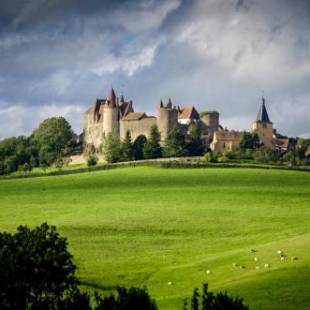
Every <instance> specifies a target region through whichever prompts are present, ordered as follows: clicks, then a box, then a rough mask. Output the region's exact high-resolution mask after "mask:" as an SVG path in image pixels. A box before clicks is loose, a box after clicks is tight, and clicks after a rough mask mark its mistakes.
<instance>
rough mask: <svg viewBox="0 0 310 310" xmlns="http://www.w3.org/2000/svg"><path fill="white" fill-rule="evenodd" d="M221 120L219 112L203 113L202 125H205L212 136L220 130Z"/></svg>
mask: <svg viewBox="0 0 310 310" xmlns="http://www.w3.org/2000/svg"><path fill="white" fill-rule="evenodd" d="M219 118H220V114H219V112H217V111H207V112H203V113H202V116H201V117H200V119H201V121H202V123H204V124H205V125H206V126H207V127H208V129H209V132H210V133H211V134H212V133H213V132H214V131H216V130H218V128H219V125H220V124H219Z"/></svg>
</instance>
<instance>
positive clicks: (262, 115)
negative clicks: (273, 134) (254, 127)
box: [256, 97, 271, 123]
mask: <svg viewBox="0 0 310 310" xmlns="http://www.w3.org/2000/svg"><path fill="white" fill-rule="evenodd" d="M256 121H257V122H261V123H271V122H270V119H269V116H268V112H267V109H266V105H265V98H264V97H262V105H261V107H260V109H259V111H258V113H257V117H256Z"/></svg>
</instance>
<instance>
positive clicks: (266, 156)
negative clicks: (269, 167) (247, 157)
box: [253, 146, 279, 163]
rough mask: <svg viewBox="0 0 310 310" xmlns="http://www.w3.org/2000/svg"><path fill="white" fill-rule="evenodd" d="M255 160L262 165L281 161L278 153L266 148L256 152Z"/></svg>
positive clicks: (263, 147)
mask: <svg viewBox="0 0 310 310" xmlns="http://www.w3.org/2000/svg"><path fill="white" fill-rule="evenodd" d="M253 156H254V160H255V161H257V162H261V163H275V162H277V161H278V160H279V156H278V154H277V152H276V151H274V150H271V149H269V148H267V147H265V146H262V147H260V148H259V149H257V150H255V152H254V155H253Z"/></svg>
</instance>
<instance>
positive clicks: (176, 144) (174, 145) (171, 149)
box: [164, 128, 187, 157]
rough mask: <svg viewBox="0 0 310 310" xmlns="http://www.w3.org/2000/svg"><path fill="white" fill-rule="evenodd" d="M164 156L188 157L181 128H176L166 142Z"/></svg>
mask: <svg viewBox="0 0 310 310" xmlns="http://www.w3.org/2000/svg"><path fill="white" fill-rule="evenodd" d="M164 155H165V156H166V157H180V156H185V155H187V149H186V143H185V137H184V135H183V134H182V133H181V131H180V129H179V128H174V129H173V130H172V131H171V132H170V133H169V135H168V136H167V139H166V141H165V146H164Z"/></svg>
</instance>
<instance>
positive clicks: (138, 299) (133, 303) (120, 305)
mask: <svg viewBox="0 0 310 310" xmlns="http://www.w3.org/2000/svg"><path fill="white" fill-rule="evenodd" d="M116 290H117V296H115V295H110V296H107V297H102V296H100V295H98V294H96V296H95V297H96V304H97V306H96V307H95V309H96V310H132V309H135V310H157V306H156V303H155V301H154V300H153V299H151V297H150V296H149V294H148V292H147V290H146V288H143V289H141V288H135V287H131V288H129V289H128V290H127V289H126V288H122V287H118V288H117V289H116Z"/></svg>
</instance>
